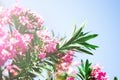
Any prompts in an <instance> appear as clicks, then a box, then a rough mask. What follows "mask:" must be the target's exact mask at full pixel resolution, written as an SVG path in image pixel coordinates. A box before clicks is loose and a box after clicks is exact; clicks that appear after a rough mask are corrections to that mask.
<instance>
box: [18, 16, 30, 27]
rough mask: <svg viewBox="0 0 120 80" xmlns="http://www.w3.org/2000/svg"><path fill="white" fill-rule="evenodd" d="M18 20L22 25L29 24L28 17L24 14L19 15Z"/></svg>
mask: <svg viewBox="0 0 120 80" xmlns="http://www.w3.org/2000/svg"><path fill="white" fill-rule="evenodd" d="M19 20H20V22H21V23H22V25H25V24H29V19H28V17H26V16H20V17H19Z"/></svg>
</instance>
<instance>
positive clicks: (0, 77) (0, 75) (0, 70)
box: [0, 68, 3, 80]
mask: <svg viewBox="0 0 120 80" xmlns="http://www.w3.org/2000/svg"><path fill="white" fill-rule="evenodd" d="M0 80H3V79H2V69H1V68H0Z"/></svg>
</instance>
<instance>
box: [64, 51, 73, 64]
mask: <svg viewBox="0 0 120 80" xmlns="http://www.w3.org/2000/svg"><path fill="white" fill-rule="evenodd" d="M73 54H74V51H68V52H67V53H66V54H65V56H63V57H62V59H63V60H64V61H65V62H68V63H71V62H72V60H73Z"/></svg>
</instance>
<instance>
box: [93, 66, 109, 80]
mask: <svg viewBox="0 0 120 80" xmlns="http://www.w3.org/2000/svg"><path fill="white" fill-rule="evenodd" d="M91 74H92V76H94V78H96V79H97V80H109V78H108V76H107V75H106V72H103V71H101V66H100V65H99V64H97V65H94V66H92V72H91Z"/></svg>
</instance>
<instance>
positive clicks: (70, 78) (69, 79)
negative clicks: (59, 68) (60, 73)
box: [66, 77, 75, 80]
mask: <svg viewBox="0 0 120 80" xmlns="http://www.w3.org/2000/svg"><path fill="white" fill-rule="evenodd" d="M66 80H75V78H74V77H67V79H66Z"/></svg>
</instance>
